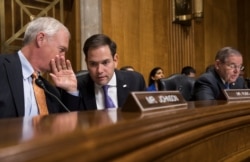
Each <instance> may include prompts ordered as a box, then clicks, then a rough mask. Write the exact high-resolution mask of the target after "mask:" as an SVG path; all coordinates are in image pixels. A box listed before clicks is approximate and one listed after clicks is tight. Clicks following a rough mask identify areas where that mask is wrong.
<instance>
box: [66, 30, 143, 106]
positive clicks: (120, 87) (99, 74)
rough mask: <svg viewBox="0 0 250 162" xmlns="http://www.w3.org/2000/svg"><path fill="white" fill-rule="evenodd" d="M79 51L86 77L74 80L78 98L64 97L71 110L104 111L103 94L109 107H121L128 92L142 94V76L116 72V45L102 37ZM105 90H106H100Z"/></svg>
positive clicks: (93, 39)
mask: <svg viewBox="0 0 250 162" xmlns="http://www.w3.org/2000/svg"><path fill="white" fill-rule="evenodd" d="M83 51H84V54H85V61H86V64H87V68H88V72H89V73H88V74H86V75H83V76H80V77H78V78H77V81H78V86H77V87H78V90H79V95H78V96H77V95H76V96H74V95H68V94H66V96H65V97H64V101H67V103H68V105H70V107H71V108H75V110H96V109H98V110H102V109H105V108H107V105H106V98H107V96H106V95H105V93H104V92H105V91H106V90H107V94H108V97H109V101H110V102H111V103H112V106H110V107H109V108H118V107H122V106H123V105H124V103H125V101H126V99H127V97H128V95H129V93H130V92H132V91H144V90H145V87H146V86H145V81H144V78H143V76H142V75H141V74H140V73H138V72H135V71H124V70H117V69H116V68H117V64H118V54H117V53H116V43H115V42H114V41H113V40H111V39H110V38H109V37H108V36H106V35H104V34H96V35H93V36H91V37H90V38H88V39H87V40H86V42H85V44H84V47H83ZM104 87H108V89H104Z"/></svg>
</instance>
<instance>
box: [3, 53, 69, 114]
mask: <svg viewBox="0 0 250 162" xmlns="http://www.w3.org/2000/svg"><path fill="white" fill-rule="evenodd" d="M0 75H1V77H0V118H7V117H22V116H24V87H23V75H22V66H21V62H20V59H19V56H18V54H17V53H16V54H7V55H3V54H2V55H0ZM40 79H41V80H42V81H43V82H44V85H45V87H46V88H47V89H48V91H50V92H51V93H53V94H54V95H56V96H57V97H58V98H60V93H59V91H58V89H56V88H55V87H54V86H52V85H51V84H50V83H49V82H48V81H46V80H45V79H44V78H42V77H40ZM45 95H46V102H47V106H48V110H49V113H57V112H63V111H64V109H63V107H61V105H60V104H59V103H58V102H57V100H56V99H55V98H53V97H51V96H50V95H48V94H46V93H45Z"/></svg>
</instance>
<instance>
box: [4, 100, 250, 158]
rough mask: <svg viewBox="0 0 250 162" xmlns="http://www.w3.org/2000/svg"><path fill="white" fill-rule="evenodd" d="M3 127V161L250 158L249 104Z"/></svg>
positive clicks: (79, 116) (196, 105)
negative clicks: (24, 127) (115, 118)
mask: <svg viewBox="0 0 250 162" xmlns="http://www.w3.org/2000/svg"><path fill="white" fill-rule="evenodd" d="M110 113H115V114H116V115H117V121H115V122H114V119H113V118H111V117H110V116H109V114H110ZM23 123H24V125H26V126H27V128H26V131H24V129H23ZM0 128H1V130H2V131H1V134H0V161H32V160H34V161H56V160H60V161H155V160H160V161H185V162H186V161H190V162H193V161H219V160H224V161H240V160H243V159H246V158H248V157H250V136H249V134H250V104H249V103H248V102H245V103H227V102H225V101H206V102H190V103H189V104H188V109H183V110H178V111H176V112H175V111H171V112H167V111H162V112H160V113H153V114H149V113H148V114H143V113H128V112H121V111H119V110H118V111H111V112H110V111H89V112H71V113H65V114H57V115H49V116H43V117H36V118H34V119H33V120H32V118H30V119H27V121H26V120H24V119H23V118H17V119H2V120H0ZM3 130H4V131H3Z"/></svg>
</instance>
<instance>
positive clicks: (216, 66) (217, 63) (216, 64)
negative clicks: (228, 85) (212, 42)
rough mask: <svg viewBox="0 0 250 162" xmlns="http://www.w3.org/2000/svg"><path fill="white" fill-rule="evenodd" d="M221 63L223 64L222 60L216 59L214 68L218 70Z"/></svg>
mask: <svg viewBox="0 0 250 162" xmlns="http://www.w3.org/2000/svg"><path fill="white" fill-rule="evenodd" d="M220 64H221V62H220V61H219V60H215V62H214V68H215V69H216V70H218V69H219V67H220Z"/></svg>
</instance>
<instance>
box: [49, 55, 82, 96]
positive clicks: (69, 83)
mask: <svg viewBox="0 0 250 162" xmlns="http://www.w3.org/2000/svg"><path fill="white" fill-rule="evenodd" d="M50 66H51V71H52V72H51V73H50V74H49V75H50V76H51V78H52V81H53V82H54V84H55V85H56V86H57V87H59V88H62V89H63V90H65V91H67V92H69V93H70V92H76V91H77V80H76V76H75V73H74V71H73V69H72V66H71V63H70V61H69V60H65V58H64V56H58V55H57V56H56V57H55V59H52V60H51V62H50Z"/></svg>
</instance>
